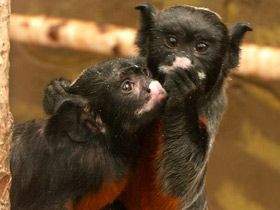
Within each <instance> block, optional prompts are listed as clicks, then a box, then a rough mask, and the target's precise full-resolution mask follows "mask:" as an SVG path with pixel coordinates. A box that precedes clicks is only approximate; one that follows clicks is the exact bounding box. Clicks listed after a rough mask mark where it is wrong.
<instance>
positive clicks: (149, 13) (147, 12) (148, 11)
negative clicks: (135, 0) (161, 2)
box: [135, 3, 157, 56]
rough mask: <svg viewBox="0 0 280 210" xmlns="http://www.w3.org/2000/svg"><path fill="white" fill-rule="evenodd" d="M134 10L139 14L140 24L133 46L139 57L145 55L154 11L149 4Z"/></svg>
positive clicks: (141, 5) (138, 6)
mask: <svg viewBox="0 0 280 210" xmlns="http://www.w3.org/2000/svg"><path fill="white" fill-rule="evenodd" d="M135 9H137V10H140V12H141V24H140V28H139V30H138V33H137V37H136V41H135V44H136V45H137V46H138V47H139V49H140V55H143V56H144V55H146V54H147V47H148V42H149V38H150V30H151V28H152V27H153V25H154V17H155V15H156V13H157V11H156V9H155V8H154V7H153V6H152V5H151V4H150V3H143V4H140V5H137V6H136V7H135Z"/></svg>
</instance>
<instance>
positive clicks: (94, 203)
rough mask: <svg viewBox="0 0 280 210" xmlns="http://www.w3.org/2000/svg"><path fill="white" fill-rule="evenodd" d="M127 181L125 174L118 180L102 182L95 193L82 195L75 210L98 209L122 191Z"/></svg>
mask: <svg viewBox="0 0 280 210" xmlns="http://www.w3.org/2000/svg"><path fill="white" fill-rule="evenodd" d="M127 182H128V176H126V177H125V178H124V179H123V180H121V181H120V182H117V183H116V182H109V183H103V184H102V186H101V188H100V190H98V192H97V193H91V194H89V195H87V196H86V197H84V198H83V199H82V200H81V201H80V202H79V203H78V204H77V205H76V206H75V208H74V209H75V210H100V209H101V208H102V207H104V206H106V205H107V204H109V203H111V202H112V201H114V200H115V199H116V198H117V197H118V195H119V194H120V193H121V192H122V191H123V189H124V188H125V186H126V184H127Z"/></svg>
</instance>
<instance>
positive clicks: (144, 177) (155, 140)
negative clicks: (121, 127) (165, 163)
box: [120, 123, 179, 210]
mask: <svg viewBox="0 0 280 210" xmlns="http://www.w3.org/2000/svg"><path fill="white" fill-rule="evenodd" d="M163 137H164V136H163V132H162V126H161V123H156V124H155V125H154V126H151V127H150V129H149V130H148V131H146V132H145V134H144V136H143V138H142V139H141V141H142V147H141V148H142V151H141V157H140V159H139V161H138V164H137V167H136V171H135V173H134V174H133V176H132V177H131V178H130V179H129V183H128V185H127V187H126V188H125V190H124V192H123V193H122V194H121V196H120V200H121V202H122V203H123V204H124V205H125V206H126V208H127V209H128V210H157V209H160V210H177V209H178V206H179V201H178V199H176V198H175V197H173V196H170V195H166V194H164V192H163V191H162V190H161V185H160V183H159V182H158V180H157V167H158V160H159V158H160V156H161V154H162V150H163Z"/></svg>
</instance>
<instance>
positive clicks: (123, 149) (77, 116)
mask: <svg viewBox="0 0 280 210" xmlns="http://www.w3.org/2000/svg"><path fill="white" fill-rule="evenodd" d="M143 70H144V73H143ZM145 74H146V70H145V63H144V60H143V59H142V58H139V57H138V58H135V59H115V60H112V61H108V62H105V63H102V64H100V65H97V66H95V67H92V68H89V69H88V70H87V71H85V72H84V73H83V74H82V75H81V76H80V77H79V78H78V80H77V81H76V82H75V83H74V84H73V85H71V86H68V87H67V89H66V92H67V97H63V98H60V99H61V100H58V101H56V102H55V103H56V104H55V106H53V107H52V111H51V113H53V115H52V116H51V117H50V118H49V119H48V120H32V121H29V122H25V123H22V124H19V125H16V126H15V128H14V134H13V142H12V152H11V172H12V178H13V181H12V186H11V209H12V210H39V209H40V210H61V209H64V208H66V207H65V205H66V203H67V201H69V200H70V201H71V200H74V201H75V200H76V201H77V200H78V199H79V198H82V197H84V196H85V195H86V194H87V193H98V190H99V189H100V186H101V184H102V183H104V182H107V181H110V182H114V181H115V182H118V181H121V180H122V179H123V178H124V176H126V175H127V174H128V173H129V172H130V171H131V170H133V166H135V164H136V163H135V161H136V159H137V156H138V151H139V141H138V135H139V134H138V133H139V132H141V131H142V129H143V128H144V127H145V126H146V125H147V124H149V123H150V122H152V121H153V120H154V119H155V118H156V117H157V116H158V114H159V113H160V110H161V108H160V107H161V102H162V101H163V100H159V101H156V102H152V103H153V107H151V109H149V110H147V111H146V112H143V113H142V114H141V115H139V114H138V112H137V110H138V109H139V108H140V109H141V108H142V107H143V106H145V104H146V103H147V102H149V101H150V100H151V98H152V96H151V90H150V88H149V84H150V83H151V82H152V79H151V78H149V77H147V76H146V75H145ZM61 81H62V79H60V82H61ZM124 81H131V82H133V83H134V86H133V88H132V91H130V92H123V91H122V89H121V88H122V84H123V82H124ZM51 84H55V83H51ZM68 84H69V83H68ZM162 90H163V89H162ZM163 93H164V90H163Z"/></svg>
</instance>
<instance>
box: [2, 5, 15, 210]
mask: <svg viewBox="0 0 280 210" xmlns="http://www.w3.org/2000/svg"><path fill="white" fill-rule="evenodd" d="M9 18H10V0H1V1H0V210H9V209H10V200H9V189H10V182H11V174H10V147H11V137H12V122H13V120H12V115H11V113H10V110H9V101H8V96H9V83H8V79H9V57H8V56H9V49H10V43H9V36H8V24H9Z"/></svg>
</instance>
